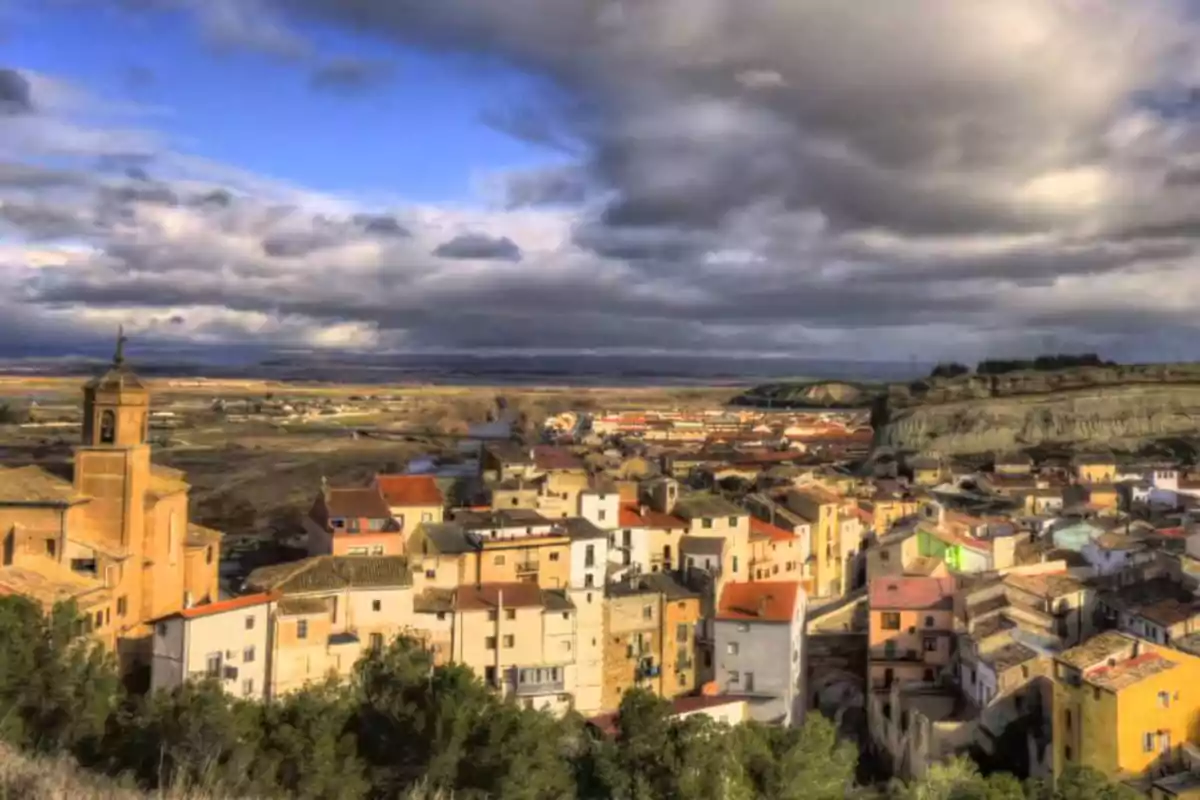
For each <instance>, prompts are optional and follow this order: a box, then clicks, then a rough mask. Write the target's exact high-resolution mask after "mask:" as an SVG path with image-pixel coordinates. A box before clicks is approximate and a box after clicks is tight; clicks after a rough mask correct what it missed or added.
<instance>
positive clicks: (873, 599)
mask: <svg viewBox="0 0 1200 800" xmlns="http://www.w3.org/2000/svg"><path fill="white" fill-rule="evenodd" d="M955 586H956V584H955V582H954V579H953V578H926V577H905V578H877V579H875V580H873V581H871V585H870V588H869V593H868V602H869V603H870V605H871V610H872V611H876V610H882V609H914V610H915V609H945V610H949V609H950V608H951V607H953V604H954V590H955Z"/></svg>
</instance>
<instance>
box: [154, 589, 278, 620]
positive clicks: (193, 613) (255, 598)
mask: <svg viewBox="0 0 1200 800" xmlns="http://www.w3.org/2000/svg"><path fill="white" fill-rule="evenodd" d="M275 597H276V595H274V594H271V593H269V592H260V593H258V594H244V595H242V596H241V597H234V598H231V599H229V600H221V601H219V602H216V603H205V604H204V605H202V606H192V607H191V608H185V609H183V610H182V611H180V612H179V613H178V616H180V617H183V618H184V619H196V618H198V617H211V616H212V615H213V614H224V613H225V612H226V611H237V610H238V609H242V608H250V607H251V606H257V605H260V604H262V603H269V602H271V601H272V600H274V599H275ZM174 616H176V614H168V615H167V616H166V617H164V618H163V619H169V618H170V617H174Z"/></svg>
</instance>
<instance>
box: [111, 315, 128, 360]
mask: <svg viewBox="0 0 1200 800" xmlns="http://www.w3.org/2000/svg"><path fill="white" fill-rule="evenodd" d="M128 341H129V339H128V338H127V337H126V336H125V326H124V325H118V326H117V351H116V352H115V353H113V365H114V366H118V367H119V366H121V365H122V364H124V363H125V343H126V342H128Z"/></svg>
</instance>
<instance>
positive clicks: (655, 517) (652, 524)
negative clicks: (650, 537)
mask: <svg viewBox="0 0 1200 800" xmlns="http://www.w3.org/2000/svg"><path fill="white" fill-rule="evenodd" d="M638 511H639V506H638V504H637V503H622V504H621V512H620V514H619V520H618V522H619V524H620V526H621V527H622V528H653V529H655V530H672V531H673V530H687V527H688V524H687V522H685V521H684V520H682V519H680V518H679V517H677V516H675V515H674V514H664V513H662V512H661V511H655V510H654V509H653V508H647V509H646V511H645V513H638Z"/></svg>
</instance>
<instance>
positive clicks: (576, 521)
mask: <svg viewBox="0 0 1200 800" xmlns="http://www.w3.org/2000/svg"><path fill="white" fill-rule="evenodd" d="M556 527H561V528H563V529H565V530H566V532H567V535H568V536H570V537H571V538H572V539H607V538H608V533H607V532H605V531H603V530H601V529H600V528H597V527H596V526H595V525H594V524H593V523H592V522H591V521H590V520H586V519H584V518H583V517H567V518H566V519H564V520H562V521H561V522H560V523H559V524H558V526H556Z"/></svg>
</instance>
